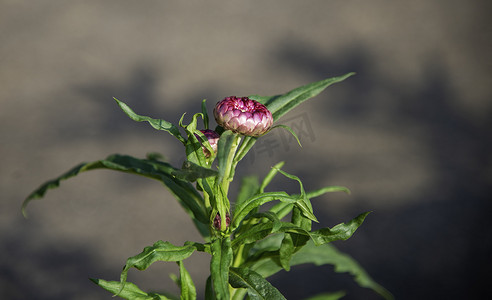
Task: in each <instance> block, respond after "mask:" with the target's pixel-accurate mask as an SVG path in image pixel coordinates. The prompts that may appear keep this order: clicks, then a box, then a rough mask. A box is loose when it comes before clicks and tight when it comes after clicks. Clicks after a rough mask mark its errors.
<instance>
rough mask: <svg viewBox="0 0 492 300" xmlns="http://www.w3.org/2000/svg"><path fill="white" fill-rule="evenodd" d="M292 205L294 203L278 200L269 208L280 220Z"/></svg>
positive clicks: (289, 210) (290, 209)
mask: <svg viewBox="0 0 492 300" xmlns="http://www.w3.org/2000/svg"><path fill="white" fill-rule="evenodd" d="M293 207H294V204H292V203H287V202H279V203H277V204H275V205H274V206H272V208H270V211H271V212H273V213H275V214H276V215H277V217H278V218H279V219H280V220H282V219H283V218H284V217H285V216H287V215H288V214H289V213H290V212H291V211H292V208H293Z"/></svg>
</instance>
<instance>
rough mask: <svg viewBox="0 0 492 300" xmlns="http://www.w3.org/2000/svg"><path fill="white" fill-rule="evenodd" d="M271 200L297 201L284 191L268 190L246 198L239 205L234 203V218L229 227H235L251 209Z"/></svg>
mask: <svg viewBox="0 0 492 300" xmlns="http://www.w3.org/2000/svg"><path fill="white" fill-rule="evenodd" d="M273 200H280V201H283V202H288V203H295V202H297V199H295V198H292V197H291V196H289V195H288V194H287V193H286V192H268V193H263V194H258V195H254V196H253V197H251V198H249V199H248V200H246V201H244V202H242V203H240V205H236V208H235V210H234V214H233V216H234V218H233V220H232V224H231V228H232V229H235V228H237V227H238V226H239V224H240V223H241V221H242V220H243V219H244V218H245V217H246V216H247V215H248V213H249V212H250V211H251V210H253V209H255V208H256V207H259V206H260V205H263V204H265V203H267V202H270V201H273Z"/></svg>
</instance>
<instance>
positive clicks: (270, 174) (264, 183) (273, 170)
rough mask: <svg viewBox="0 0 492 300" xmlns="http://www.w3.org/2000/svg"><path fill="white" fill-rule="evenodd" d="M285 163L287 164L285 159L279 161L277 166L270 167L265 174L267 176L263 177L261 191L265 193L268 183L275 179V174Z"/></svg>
mask: <svg viewBox="0 0 492 300" xmlns="http://www.w3.org/2000/svg"><path fill="white" fill-rule="evenodd" d="M284 164H285V162H284V161H281V162H278V163H277V164H276V165H275V166H273V167H272V168H271V169H270V171H269V172H268V174H267V175H266V176H265V178H263V181H262V182H261V186H260V193H263V192H264V191H265V188H266V187H267V185H269V184H270V182H271V181H272V180H273V178H274V177H275V175H277V173H278V171H279V170H280V169H281V168H282V167H283V166H284Z"/></svg>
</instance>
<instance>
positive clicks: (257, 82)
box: [0, 0, 492, 299]
mask: <svg viewBox="0 0 492 300" xmlns="http://www.w3.org/2000/svg"><path fill="white" fill-rule="evenodd" d="M491 3H492V2H490V1H288V0H283V1H237V0H236V1H181V2H178V1H174V2H171V1H162V0H161V1H128V0H127V1H123V0H118V1H116V0H107V1H92V0H87V1H55V0H49V1H27V0H2V1H0V138H1V139H0V141H1V142H0V157H1V168H0V172H1V173H0V174H1V175H0V189H1V201H0V251H1V252H0V254H1V255H0V298H1V299H111V295H110V294H109V293H107V292H106V291H104V290H102V289H100V288H99V287H97V286H96V285H94V284H93V283H91V282H90V281H89V280H87V278H88V277H96V278H104V279H108V280H118V278H119V272H120V270H121V267H122V266H123V264H124V262H125V260H126V258H128V257H129V256H132V255H135V254H137V253H139V252H140V251H141V250H142V249H143V247H144V246H147V245H151V244H152V243H154V242H155V241H157V240H160V239H162V240H167V241H170V242H172V243H175V244H182V243H183V242H184V241H187V240H199V239H200V237H199V235H198V233H196V232H195V229H194V227H193V226H192V224H191V222H190V221H189V220H188V218H187V215H186V214H185V213H184V212H183V211H182V210H181V208H180V206H179V205H178V204H177V203H176V201H174V199H173V198H172V197H171V195H170V193H169V192H168V191H167V190H166V189H165V188H164V187H163V186H161V185H160V184H159V183H158V182H154V181H150V180H147V179H144V178H139V177H136V176H131V175H127V174H120V173H114V172H108V171H94V172H91V173H84V174H82V175H81V176H79V177H76V178H75V179H72V180H69V181H66V182H65V183H63V185H62V188H60V189H57V190H53V191H52V192H49V193H48V194H47V197H46V198H45V199H43V200H42V201H35V202H32V203H31V205H30V206H29V207H28V213H29V218H28V219H27V220H26V219H24V218H23V217H22V215H21V213H20V205H21V203H22V201H23V200H24V198H25V197H26V196H27V195H28V194H29V193H30V192H31V191H32V190H33V189H35V188H36V187H38V186H39V185H40V184H41V183H43V182H44V181H46V180H48V179H51V178H53V177H55V176H58V175H60V174H61V173H62V172H65V171H66V170H68V169H69V168H71V167H72V166H74V165H75V164H77V163H79V162H82V161H92V160H97V159H101V158H104V157H106V156H107V155H109V154H112V153H122V154H130V155H134V156H138V157H143V156H145V154H146V153H148V152H160V153H163V154H164V155H165V156H166V158H167V159H168V161H170V162H171V163H173V164H174V165H176V166H179V165H180V164H181V162H182V160H183V157H184V155H183V151H182V148H181V147H182V146H181V145H180V144H179V142H177V141H176V140H175V139H174V138H173V137H171V136H170V135H169V134H167V133H165V132H158V131H156V130H153V129H152V128H151V127H150V126H148V125H147V124H143V123H135V122H133V121H131V120H130V119H129V118H128V117H126V116H125V115H124V114H123V112H121V111H120V110H119V108H118V107H117V105H116V104H115V102H114V101H113V100H112V97H117V98H119V99H120V100H123V101H125V102H126V103H128V104H129V105H130V106H131V107H133V108H134V109H135V111H136V112H137V113H140V114H143V115H150V116H152V117H155V118H162V119H166V120H168V121H171V122H173V123H177V122H178V120H179V117H180V116H181V114H182V113H183V112H187V113H188V116H190V115H192V114H193V113H195V112H198V111H199V110H200V103H201V100H202V99H204V98H206V99H208V107H209V112H211V111H212V107H213V105H214V104H215V102H216V101H218V100H220V99H222V98H223V97H225V96H230V95H237V96H245V95H250V94H260V95H274V94H278V93H283V92H286V91H288V90H290V89H292V88H295V87H298V86H301V85H304V84H307V83H310V82H313V81H317V80H321V79H324V78H328V77H332V76H337V75H342V74H345V73H347V72H351V71H354V72H357V75H356V76H354V77H351V78H349V79H348V80H346V81H345V82H343V83H340V84H337V85H334V86H332V87H329V88H328V89H327V90H326V91H325V92H323V93H322V94H320V95H319V96H318V97H317V98H315V99H312V100H311V101H309V102H307V103H304V104H303V105H302V106H300V107H299V108H298V109H296V110H295V111H293V112H291V113H290V114H289V115H287V116H285V117H284V118H283V120H281V121H280V122H279V123H284V124H288V125H290V126H291V127H293V129H294V130H297V131H298V133H299V135H300V136H301V141H302V143H303V148H302V149H301V148H299V147H298V146H296V143H295V142H294V141H293V140H292V139H290V138H288V136H287V135H285V134H284V132H282V130H277V131H274V132H272V134H271V136H269V137H265V139H264V140H263V144H262V143H259V144H258V148H257V149H256V150H255V151H254V152H252V153H251V155H248V157H247V159H245V160H244V161H243V162H242V163H241V164H240V167H241V171H238V172H239V175H248V174H251V173H255V172H257V173H259V174H260V175H264V174H265V173H266V172H267V171H268V170H269V169H270V166H272V165H274V164H275V163H276V162H278V161H280V160H286V161H287V163H286V165H285V167H284V169H285V170H286V171H287V172H289V173H292V174H296V175H298V176H299V177H300V178H301V179H302V180H303V182H304V183H305V186H306V189H308V190H310V189H315V188H319V187H322V186H326V185H344V186H347V187H349V188H350V189H351V190H352V195H345V194H328V195H325V196H323V197H320V198H318V199H315V200H313V202H314V206H315V211H317V216H318V218H319V219H320V220H321V223H320V224H319V226H333V225H335V224H338V223H341V222H344V221H347V220H349V219H351V218H353V217H355V216H356V215H358V214H359V213H361V212H364V211H373V213H372V214H371V215H369V217H368V218H367V219H366V222H365V223H364V224H363V226H362V227H361V228H360V229H359V230H358V231H357V233H356V234H355V235H354V236H353V237H352V238H351V239H350V240H348V241H346V242H337V243H336V245H337V246H338V247H339V248H340V249H341V250H343V251H345V252H347V253H349V254H351V255H352V256H353V257H354V258H356V259H357V260H358V261H359V262H360V263H361V264H362V266H363V267H365V268H366V269H367V271H368V272H369V273H370V274H371V275H372V276H373V278H374V279H375V280H376V281H377V282H379V283H381V284H382V285H384V286H385V287H386V288H388V289H389V290H390V291H391V292H392V293H393V294H394V295H395V296H396V298H397V299H477V298H478V297H479V296H485V295H486V294H488V296H491V294H492V293H491V291H490V289H489V288H488V282H489V281H488V279H487V275H489V270H490V268H491V267H492V264H491V260H490V254H491V251H492V239H491V235H490V229H491V223H492V222H491V218H490V213H491V205H490V199H489V198H490V196H489V194H490V189H491V186H492V184H491V183H492V161H491V147H490V146H491V136H492V135H491V132H490V130H491V128H492V126H491V125H492V124H491V123H492V118H491V115H492V102H491V100H492V99H491V96H492V72H491V71H492V70H491V67H492V62H491V59H490V55H491V53H492V42H491V38H492V26H491V22H490V21H489V17H490V12H491V11H492V10H491V9H492V5H491ZM285 186H287V190H288V191H289V192H297V188H298V187H297V185H296V184H292V182H290V181H288V180H285V179H283V178H280V177H279V178H277V179H276V180H275V181H274V182H273V185H272V188H271V189H272V190H274V189H282V188H284V187H285ZM234 187H237V185H233V188H234ZM208 264H209V261H208V256H207V255H203V254H196V255H194V256H192V258H191V259H190V260H187V261H185V265H186V266H187V268H188V269H189V271H190V273H191V274H192V276H193V278H194V280H195V283H196V285H197V288H198V292H199V293H200V294H202V293H203V291H204V283H205V279H206V277H205V276H206V274H207V272H208ZM169 272H174V273H177V272H178V269H177V266H176V265H175V264H174V263H156V264H154V265H152V266H151V267H150V268H149V269H148V270H146V271H143V272H140V271H137V270H132V271H131V272H130V274H129V280H130V281H132V282H135V283H137V284H139V285H140V286H141V287H142V288H144V289H147V290H163V289H166V290H169V291H172V292H176V291H177V288H176V287H175V286H174V284H173V282H172V281H171V280H170V279H169V277H168V275H167V274H168V273H169ZM271 282H272V283H273V284H274V285H275V286H277V287H278V288H279V289H280V290H281V292H282V293H284V295H285V296H286V297H287V298H288V299H302V298H303V297H307V296H312V295H315V294H317V293H319V292H327V291H338V290H346V291H347V292H348V294H347V297H346V298H345V299H379V297H378V296H377V295H376V294H374V293H373V292H371V291H370V290H367V289H364V288H360V287H358V286H356V285H355V284H354V283H353V282H352V280H351V278H350V276H348V275H346V274H342V275H340V274H334V273H333V269H332V268H331V267H329V266H325V267H320V268H316V267H314V266H309V265H305V266H299V267H297V268H294V269H293V270H292V271H291V272H290V273H286V272H284V273H280V274H279V275H277V276H275V277H273V278H272V279H271Z"/></svg>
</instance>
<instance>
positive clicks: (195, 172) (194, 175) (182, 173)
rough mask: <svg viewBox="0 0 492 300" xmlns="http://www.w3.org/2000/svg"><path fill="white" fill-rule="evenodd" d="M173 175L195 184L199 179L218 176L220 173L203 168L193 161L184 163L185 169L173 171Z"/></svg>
mask: <svg viewBox="0 0 492 300" xmlns="http://www.w3.org/2000/svg"><path fill="white" fill-rule="evenodd" d="M172 175H174V176H176V178H179V179H182V180H185V181H192V182H193V181H196V180H197V179H198V178H206V177H212V176H217V175H218V172H217V171H215V170H212V169H209V168H204V167H201V166H199V165H197V164H195V163H192V162H191V161H185V162H183V167H182V168H181V170H176V171H173V172H172Z"/></svg>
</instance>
